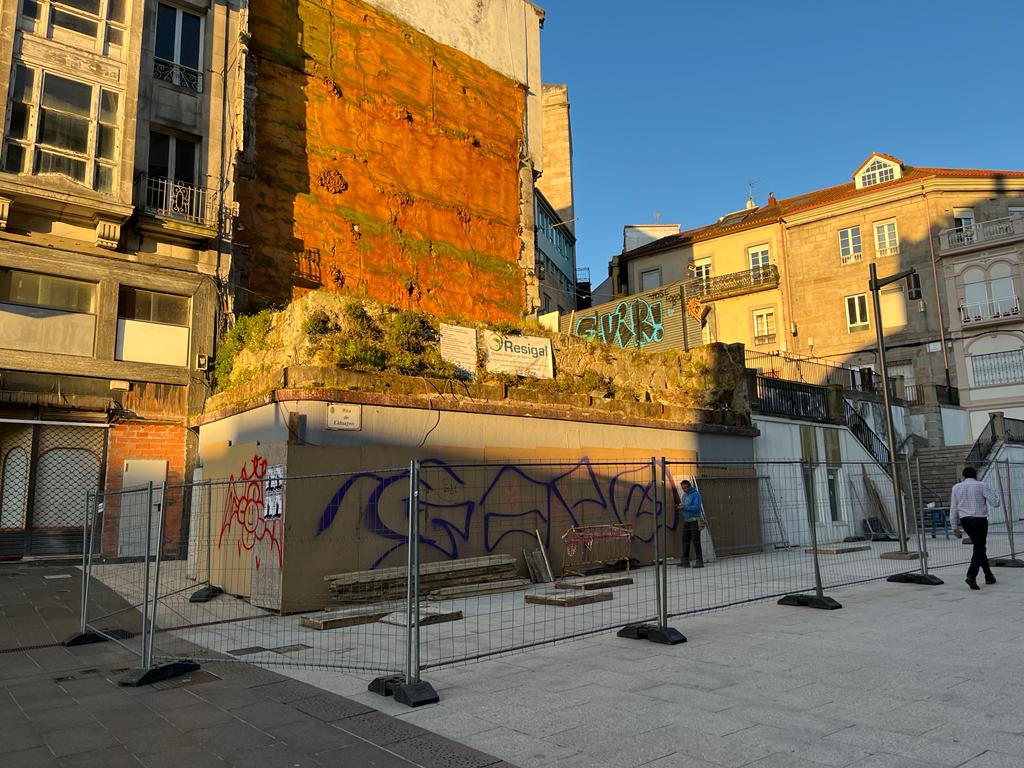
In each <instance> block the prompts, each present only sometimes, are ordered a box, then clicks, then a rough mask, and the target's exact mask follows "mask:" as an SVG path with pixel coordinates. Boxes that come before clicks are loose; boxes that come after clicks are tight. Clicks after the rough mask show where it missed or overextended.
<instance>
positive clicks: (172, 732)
mask: <svg viewBox="0 0 1024 768" xmlns="http://www.w3.org/2000/svg"><path fill="white" fill-rule="evenodd" d="M114 735H115V737H116V738H117V741H118V742H119V743H120V744H121V745H122V746H123V747H124V748H125V749H127V750H128V751H129V752H131V753H132V754H133V755H136V756H143V755H151V754H153V753H155V752H172V753H173V752H176V751H178V750H181V749H187V748H189V747H191V746H193V744H194V743H195V741H194V740H193V739H192V738H190V736H189V734H185V733H182V732H181V731H179V730H177V729H176V728H175V727H174V726H173V725H171V724H169V723H165V722H162V721H161V722H158V723H154V724H149V725H145V726H141V727H135V728H125V727H123V726H122V727H117V728H115V729H114Z"/></svg>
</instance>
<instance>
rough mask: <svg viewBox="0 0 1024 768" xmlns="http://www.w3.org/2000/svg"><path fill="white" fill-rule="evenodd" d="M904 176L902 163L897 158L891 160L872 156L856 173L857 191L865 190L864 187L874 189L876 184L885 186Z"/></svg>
mask: <svg viewBox="0 0 1024 768" xmlns="http://www.w3.org/2000/svg"><path fill="white" fill-rule="evenodd" d="M902 175H903V174H902V169H901V167H900V163H899V161H897V160H895V158H893V160H889V159H888V157H881V156H879V155H872V156H871V157H870V158H868V160H867V161H865V163H864V164H863V165H862V166H861V167H860V168H859V169H858V170H857V172H856V173H854V175H853V177H854V181H855V182H856V185H857V189H864V187H873V186H875V185H876V184H884V183H885V182H887V181H892V180H893V179H898V178H900V176H902Z"/></svg>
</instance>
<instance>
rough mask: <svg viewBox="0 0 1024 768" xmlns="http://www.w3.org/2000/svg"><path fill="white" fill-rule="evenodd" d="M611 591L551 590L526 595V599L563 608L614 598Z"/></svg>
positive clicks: (536, 603) (538, 603)
mask: <svg viewBox="0 0 1024 768" xmlns="http://www.w3.org/2000/svg"><path fill="white" fill-rule="evenodd" d="M612 597H613V596H612V593H611V592H584V591H581V590H572V591H567V592H549V593H547V594H544V595H526V596H525V597H524V599H525V600H526V602H528V603H533V604H534V605H555V606H559V607H561V608H571V607H572V606H574V605H586V604H587V603H604V602H607V601H608V600H611V599H612Z"/></svg>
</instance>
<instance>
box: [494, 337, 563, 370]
mask: <svg viewBox="0 0 1024 768" xmlns="http://www.w3.org/2000/svg"><path fill="white" fill-rule="evenodd" d="M483 335H484V347H485V349H486V350H487V370H488V371H491V372H492V373H514V374H515V375H517V376H533V377H534V378H535V379H553V378H555V367H554V364H553V363H552V361H551V340H550V339H545V338H542V337H539V336H505V335H504V334H501V333H494V332H493V331H483Z"/></svg>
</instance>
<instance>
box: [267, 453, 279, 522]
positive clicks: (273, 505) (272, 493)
mask: <svg viewBox="0 0 1024 768" xmlns="http://www.w3.org/2000/svg"><path fill="white" fill-rule="evenodd" d="M283 514H284V464H271V465H270V466H269V467H267V474H266V476H265V477H264V478H263V519H264V520H279V519H280V518H281V516H282V515H283Z"/></svg>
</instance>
